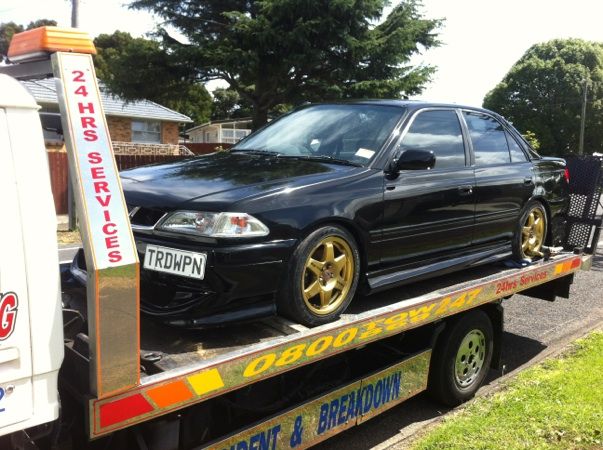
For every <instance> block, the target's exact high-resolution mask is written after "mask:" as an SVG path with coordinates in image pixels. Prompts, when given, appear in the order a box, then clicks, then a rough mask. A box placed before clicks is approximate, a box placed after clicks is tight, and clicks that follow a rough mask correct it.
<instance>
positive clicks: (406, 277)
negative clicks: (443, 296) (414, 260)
mask: <svg viewBox="0 0 603 450" xmlns="http://www.w3.org/2000/svg"><path fill="white" fill-rule="evenodd" d="M511 255H512V251H511V247H510V245H509V244H504V245H501V246H497V247H494V248H492V247H491V248H489V249H487V250H482V251H479V252H475V253H471V254H466V255H462V256H457V257H453V258H450V259H446V260H444V261H437V262H434V263H431V264H426V265H425V266H421V267H415V268H412V269H402V270H400V271H397V272H393V273H388V274H385V275H378V276H374V277H369V278H368V285H369V292H368V293H370V294H373V293H376V292H379V291H382V290H384V289H389V288H391V287H394V286H399V285H402V284H407V283H411V282H415V281H420V280H424V279H426V278H432V277H434V276H438V275H445V274H447V273H451V272H456V271H457V270H461V269H465V268H468V267H474V266H479V265H482V264H490V263H493V262H497V261H502V260H505V259H507V258H509V257H510V256H511Z"/></svg>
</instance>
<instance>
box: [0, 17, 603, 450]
mask: <svg viewBox="0 0 603 450" xmlns="http://www.w3.org/2000/svg"><path fill="white" fill-rule="evenodd" d="M94 53H95V49H94V46H93V44H92V41H91V40H90V38H89V37H88V35H87V34H86V33H84V32H82V31H80V30H76V29H60V28H55V27H42V28H39V29H35V30H30V31H26V32H24V33H20V34H17V35H15V36H14V38H13V40H12V42H11V46H10V51H9V58H10V59H11V61H12V62H13V63H14V64H12V65H10V66H4V67H2V68H1V72H3V74H0V192H2V196H1V197H0V208H1V209H0V211H2V219H1V220H0V224H1V225H0V249H1V251H0V436H2V437H0V444H1V445H0V446H1V447H2V448H28V449H29V448H40V449H41V448H44V449H83V448H112V449H122V448H123V449H153V450H154V449H157V450H159V449H161V450H171V449H189V448H215V449H220V450H223V449H228V450H248V449H277V448H278V449H283V448H307V447H309V446H312V445H314V444H316V443H318V442H321V441H323V440H325V439H327V438H329V437H331V436H333V435H335V434H337V433H339V432H342V431H344V430H346V429H348V428H350V427H352V426H354V425H359V424H362V423H363V422H365V421H366V420H369V419H371V418H372V417H375V416H376V415H378V414H380V413H382V412H384V411H386V410H388V409H390V408H392V407H394V406H395V405H398V404H400V403H402V402H404V401H405V400H406V399H408V398H410V397H412V396H414V395H416V394H418V393H419V392H422V391H424V390H426V389H429V390H430V392H431V393H432V394H433V395H434V396H435V397H437V398H439V399H440V400H442V401H444V402H446V403H448V404H458V403H460V402H462V401H464V400H466V399H468V398H470V397H471V396H472V395H473V393H474V392H475V391H476V390H477V388H478V387H479V384H481V382H482V381H483V374H484V373H485V372H487V370H488V366H490V367H499V366H500V364H501V357H500V355H501V335H502V332H503V314H504V308H503V305H504V300H505V299H507V298H509V297H510V296H512V295H513V294H516V293H519V292H521V293H522V294H524V295H528V296H532V297H536V298H542V299H544V300H548V301H554V300H555V299H556V297H565V298H567V297H568V296H569V287H570V284H571V283H572V281H573V277H574V274H575V273H576V272H577V271H578V270H588V269H589V268H590V266H591V265H592V261H593V255H594V254H595V252H596V248H597V242H598V240H599V234H600V229H601V221H602V217H601V213H600V210H599V208H598V205H599V199H600V196H601V192H602V190H603V176H602V174H601V158H597V157H572V158H568V160H567V161H568V168H569V172H570V179H571V181H570V189H571V204H570V210H569V213H568V217H567V224H566V225H567V233H566V239H565V242H564V245H563V247H557V248H547V249H546V252H545V254H544V257H543V258H542V259H541V260H540V261H538V262H535V263H532V264H529V265H519V266H515V267H508V266H504V265H497V266H491V267H481V268H479V269H471V270H467V271H465V272H463V273H460V274H456V275H454V276H452V277H450V276H448V277H442V278H440V279H437V280H432V281H430V282H429V283H423V284H417V285H413V286H409V287H405V288H403V289H398V290H394V291H390V292H387V293H384V294H382V295H380V296H379V297H376V298H370V299H361V300H360V301H358V302H356V303H357V304H358V305H357V306H356V307H355V309H353V310H352V311H351V312H350V313H349V314H345V315H343V316H342V317H341V319H339V320H338V321H336V322H333V323H330V324H327V325H323V326H319V327H316V328H306V327H304V326H302V325H299V324H296V323H292V322H290V321H287V320H285V319H282V318H278V317H273V318H270V319H265V320H261V321H256V322H253V323H246V324H241V325H238V326H236V327H228V328H223V329H214V330H204V331H183V330H175V329H171V328H168V327H165V326H163V325H160V324H157V323H154V322H152V321H149V320H147V319H146V318H144V317H141V316H140V313H139V296H138V292H139V278H138V270H139V261H138V259H137V252H136V243H135V241H134V239H133V237H132V233H131V229H130V226H129V219H128V211H127V208H126V205H125V203H124V197H123V193H122V190H121V185H120V181H119V174H118V171H117V168H116V164H115V159H114V156H113V151H112V147H111V140H110V136H109V132H108V129H107V124H106V122H105V116H104V113H103V106H102V103H101V101H100V95H99V86H98V81H97V79H96V75H95V71H94V65H93V60H92V54H94ZM45 77H54V79H55V81H56V86H57V92H58V93H59V105H60V114H61V120H62V128H63V133H64V137H65V141H66V147H67V152H68V158H69V167H70V172H71V178H72V182H73V192H74V196H75V200H76V207H77V213H78V217H79V221H80V229H81V233H82V241H83V247H84V253H85V257H86V263H87V267H88V271H87V275H86V276H87V277H88V283H87V286H88V287H87V292H86V295H85V299H86V300H85V302H84V303H81V302H79V303H78V300H77V298H78V297H77V296H72V295H70V294H69V276H68V275H67V276H66V275H65V274H68V272H69V271H68V270H65V269H66V268H65V267H60V265H59V261H58V256H57V243H56V235H55V230H56V227H55V224H56V215H55V211H54V206H53V200H52V196H51V189H50V177H49V173H48V164H47V158H46V150H45V148H44V140H43V134H42V126H41V122H40V116H39V113H38V110H39V107H38V105H37V104H36V102H35V101H34V99H33V98H32V96H31V95H30V94H29V93H28V92H27V91H26V90H25V89H24V88H23V87H22V85H21V84H20V83H19V82H18V81H17V80H18V79H32V78H45ZM62 275H63V276H62ZM534 320H537V318H534ZM452 386H456V388H452Z"/></svg>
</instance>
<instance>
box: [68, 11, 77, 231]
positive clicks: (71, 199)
mask: <svg viewBox="0 0 603 450" xmlns="http://www.w3.org/2000/svg"><path fill="white" fill-rule="evenodd" d="M79 26H80V0H71V28H79ZM75 210H76V208H75V196H74V195H73V186H72V185H71V172H70V171H68V182H67V217H68V220H69V221H68V223H67V228H68V229H69V231H73V230H75V229H77V216H76V214H75Z"/></svg>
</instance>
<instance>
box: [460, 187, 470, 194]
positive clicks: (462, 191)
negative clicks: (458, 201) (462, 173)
mask: <svg viewBox="0 0 603 450" xmlns="http://www.w3.org/2000/svg"><path fill="white" fill-rule="evenodd" d="M458 191H459V194H460V195H471V194H473V186H459V187H458Z"/></svg>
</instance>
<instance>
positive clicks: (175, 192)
mask: <svg viewBox="0 0 603 450" xmlns="http://www.w3.org/2000/svg"><path fill="white" fill-rule="evenodd" d="M362 170H366V169H364V168H360V167H354V166H345V165H339V164H331V163H324V162H320V161H319V162H317V161H310V160H303V159H297V158H281V157H276V156H267V155H249V154H243V153H229V152H220V153H213V154H210V155H205V156H199V157H196V158H191V159H186V160H182V161H178V162H174V163H169V164H159V165H152V166H145V167H140V168H136V169H131V170H126V171H123V172H121V180H122V185H123V189H124V194H125V197H126V202H127V203H128V204H129V205H131V206H143V207H148V208H162V209H174V208H182V207H190V208H192V209H196V207H195V205H196V204H197V206H198V204H202V205H203V207H204V208H210V209H214V210H222V209H223V208H225V207H227V206H228V205H231V204H233V203H236V202H238V201H241V200H244V199H247V198H250V197H256V196H260V195H266V194H269V193H272V192H276V191H278V190H282V189H287V188H298V187H301V186H304V185H309V184H314V183H318V182H321V181H324V180H328V179H336V178H340V177H342V176H343V175H344V174H347V173H351V172H354V171H362Z"/></svg>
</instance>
